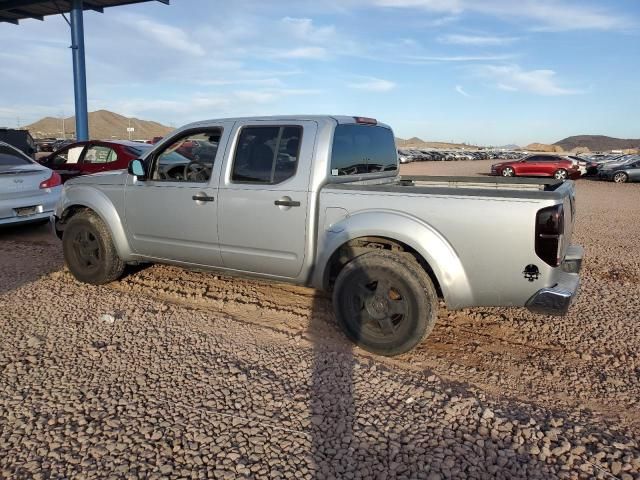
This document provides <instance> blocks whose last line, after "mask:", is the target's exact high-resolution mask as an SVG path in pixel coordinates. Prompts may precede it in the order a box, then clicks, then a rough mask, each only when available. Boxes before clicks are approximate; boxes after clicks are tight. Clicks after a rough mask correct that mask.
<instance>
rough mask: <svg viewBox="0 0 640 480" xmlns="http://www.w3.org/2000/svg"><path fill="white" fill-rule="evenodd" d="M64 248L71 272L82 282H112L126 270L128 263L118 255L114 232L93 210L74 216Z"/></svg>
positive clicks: (67, 226)
mask: <svg viewBox="0 0 640 480" xmlns="http://www.w3.org/2000/svg"><path fill="white" fill-rule="evenodd" d="M62 250H63V252H64V259H65V263H66V264H67V267H68V268H69V271H70V272H71V273H72V274H73V276H74V277H76V279H78V280H80V281H81V282H85V283H91V284H94V285H101V284H103V283H109V282H112V281H113V280H116V279H117V278H119V277H120V276H121V275H122V272H123V271H124V267H125V264H124V262H123V261H122V260H121V259H120V257H118V253H117V252H116V249H115V246H114V245H113V241H112V239H111V232H109V229H108V228H107V226H106V225H105V223H104V222H103V221H102V219H101V218H100V217H98V215H96V214H95V213H93V212H91V211H84V212H81V213H79V214H77V215H74V216H73V217H71V219H70V220H69V222H68V223H67V225H66V226H65V229H64V234H63V236H62Z"/></svg>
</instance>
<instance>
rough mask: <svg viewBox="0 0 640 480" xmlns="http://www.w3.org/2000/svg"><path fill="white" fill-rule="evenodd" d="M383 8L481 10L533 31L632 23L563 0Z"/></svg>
mask: <svg viewBox="0 0 640 480" xmlns="http://www.w3.org/2000/svg"><path fill="white" fill-rule="evenodd" d="M376 5H378V6H382V7H395V8H414V9H422V10H428V11H433V12H450V13H455V14H461V13H466V12H471V13H480V14H484V15H491V16H494V17H499V18H506V19H520V20H526V21H527V22H531V21H534V22H536V24H535V25H530V28H531V29H533V30H553V31H565V30H617V29H622V28H627V27H630V26H631V25H632V23H633V22H631V21H630V20H629V19H628V18H625V17H623V16H621V15H618V14H615V13H613V12H611V11H610V10H608V9H606V8H604V7H600V6H598V7H594V6H591V5H587V4H585V3H580V2H575V1H574V2H568V1H559V0H520V1H518V2H514V1H513V0H484V1H479V0H376Z"/></svg>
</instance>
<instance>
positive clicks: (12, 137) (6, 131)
mask: <svg viewBox="0 0 640 480" xmlns="http://www.w3.org/2000/svg"><path fill="white" fill-rule="evenodd" d="M0 142H4V143H7V144H9V145H11V146H13V147H15V148H17V149H18V150H20V151H21V152H22V153H24V154H25V155H27V156H28V157H30V158H33V155H34V154H35V153H36V144H35V142H34V140H33V137H32V136H31V133H29V130H22V129H16V128H0Z"/></svg>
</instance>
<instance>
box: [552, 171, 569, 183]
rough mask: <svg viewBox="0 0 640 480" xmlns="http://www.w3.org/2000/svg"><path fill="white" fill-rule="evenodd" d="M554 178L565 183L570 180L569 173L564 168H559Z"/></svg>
mask: <svg viewBox="0 0 640 480" xmlns="http://www.w3.org/2000/svg"><path fill="white" fill-rule="evenodd" d="M553 178H555V179H556V180H562V181H564V180H566V179H568V178H569V173H568V172H567V171H566V170H565V169H564V168H559V169H558V170H556V171H555V172H554V174H553Z"/></svg>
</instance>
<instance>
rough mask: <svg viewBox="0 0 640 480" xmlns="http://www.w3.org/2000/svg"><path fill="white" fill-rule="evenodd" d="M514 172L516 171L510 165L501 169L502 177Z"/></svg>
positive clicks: (512, 175) (513, 174) (510, 175)
mask: <svg viewBox="0 0 640 480" xmlns="http://www.w3.org/2000/svg"><path fill="white" fill-rule="evenodd" d="M515 174H516V172H514V171H513V168H511V167H504V168H503V169H502V176H503V177H514V176H515Z"/></svg>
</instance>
